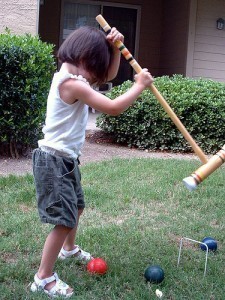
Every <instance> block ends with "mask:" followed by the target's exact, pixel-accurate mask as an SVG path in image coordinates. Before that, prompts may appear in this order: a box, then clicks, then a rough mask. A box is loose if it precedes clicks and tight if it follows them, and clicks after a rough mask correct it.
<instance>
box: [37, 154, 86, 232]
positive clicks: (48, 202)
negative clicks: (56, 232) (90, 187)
mask: <svg viewBox="0 0 225 300" xmlns="http://www.w3.org/2000/svg"><path fill="white" fill-rule="evenodd" d="M78 164H79V161H78V160H74V159H72V158H68V157H62V156H57V155H52V154H50V153H48V152H44V151H42V150H41V149H35V150H34V152H33V174H34V180H35V185H36V196H37V204H38V212H39V216H40V219H41V221H42V222H43V223H50V224H54V225H64V226H66V227H70V228H74V227H75V226H76V223H77V217H78V210H79V209H83V208H84V207H85V203H84V193H83V189H82V187H81V174H80V170H79V166H78Z"/></svg>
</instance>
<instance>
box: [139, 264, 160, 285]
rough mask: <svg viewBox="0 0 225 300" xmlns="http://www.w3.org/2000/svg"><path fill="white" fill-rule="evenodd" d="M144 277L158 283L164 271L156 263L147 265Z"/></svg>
mask: <svg viewBox="0 0 225 300" xmlns="http://www.w3.org/2000/svg"><path fill="white" fill-rule="evenodd" d="M144 276H145V279H146V280H147V281H149V282H152V283H160V282H162V281H163V279H164V271H163V269H162V268H161V267H160V266H158V265H153V266H149V267H148V268H147V269H146V270H145V274H144Z"/></svg>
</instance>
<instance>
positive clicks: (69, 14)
mask: <svg viewBox="0 0 225 300" xmlns="http://www.w3.org/2000/svg"><path fill="white" fill-rule="evenodd" d="M98 14H100V5H90V4H80V3H71V2H65V6H64V18H63V40H65V39H66V37H67V36H68V35H69V34H70V33H71V32H72V31H73V30H74V29H77V28H79V27H81V26H85V25H88V26H93V27H98V24H97V22H96V20H95V17H96V16H97V15H98Z"/></svg>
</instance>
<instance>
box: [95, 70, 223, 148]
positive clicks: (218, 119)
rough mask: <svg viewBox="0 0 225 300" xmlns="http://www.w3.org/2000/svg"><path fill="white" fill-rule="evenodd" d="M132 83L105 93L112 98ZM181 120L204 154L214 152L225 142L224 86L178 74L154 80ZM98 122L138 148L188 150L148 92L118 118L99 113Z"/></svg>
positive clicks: (176, 130)
mask: <svg viewBox="0 0 225 300" xmlns="http://www.w3.org/2000/svg"><path fill="white" fill-rule="evenodd" d="M131 84H132V83H131V82H130V81H127V82H124V83H123V84H122V85H121V86H117V87H114V88H113V89H112V90H111V91H110V92H109V93H108V94H107V95H108V96H109V97H110V98H111V99H114V98H115V97H117V96H119V95H121V94H122V93H124V92H125V91H126V90H127V89H129V88H130V86H131ZM154 84H155V86H156V88H157V89H158V91H159V92H160V93H161V94H162V95H163V97H164V98H165V99H166V102H167V103H168V104H169V105H170V107H171V108H172V109H173V111H174V112H175V114H176V115H177V116H178V118H179V119H180V121H181V122H182V123H183V125H184V126H185V127H186V129H187V130H188V132H189V133H190V134H191V136H192V138H193V139H194V140H195V141H196V143H197V144H198V145H199V146H200V147H201V148H202V149H203V151H204V152H205V153H214V152H215V151H217V150H218V149H220V148H221V147H222V146H223V144H224V143H225V85H224V84H223V83H219V82H214V81H212V80H206V79H198V80H194V79H190V78H184V77H182V76H181V75H174V76H173V77H168V76H163V77H159V78H156V79H155V82H154ZM97 125H98V126H99V127H100V128H101V129H102V130H104V131H105V132H108V133H112V134H113V135H114V137H115V140H116V142H118V143H126V144H127V145H129V146H130V147H131V146H135V147H138V148H140V149H150V150H170V151H174V152H178V151H179V152H189V151H191V146H190V145H189V144H188V142H187V141H186V140H185V139H184V138H183V135H182V134H181V133H180V132H179V130H178V129H177V127H176V126H175V125H174V123H173V122H172V121H171V119H170V118H169V116H168V115H167V113H166V112H165V111H164V109H163V108H162V106H161V105H160V104H159V102H158V101H157V99H156V98H155V96H154V95H153V94H152V93H151V91H150V90H149V89H148V90H145V91H144V92H143V93H142V95H141V96H140V97H139V99H138V100H137V101H136V102H135V103H134V104H133V105H132V106H131V107H130V108H129V109H128V110H127V111H125V112H124V113H123V114H121V115H120V116H118V117H111V116H108V115H105V114H103V115H101V116H100V117H99V118H98V120H97Z"/></svg>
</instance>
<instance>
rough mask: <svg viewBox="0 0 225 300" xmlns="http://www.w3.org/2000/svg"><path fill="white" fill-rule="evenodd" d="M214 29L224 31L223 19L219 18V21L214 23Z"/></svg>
mask: <svg viewBox="0 0 225 300" xmlns="http://www.w3.org/2000/svg"><path fill="white" fill-rule="evenodd" d="M216 28H217V29H219V30H222V29H224V19H222V18H219V19H218V20H217V21H216Z"/></svg>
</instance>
